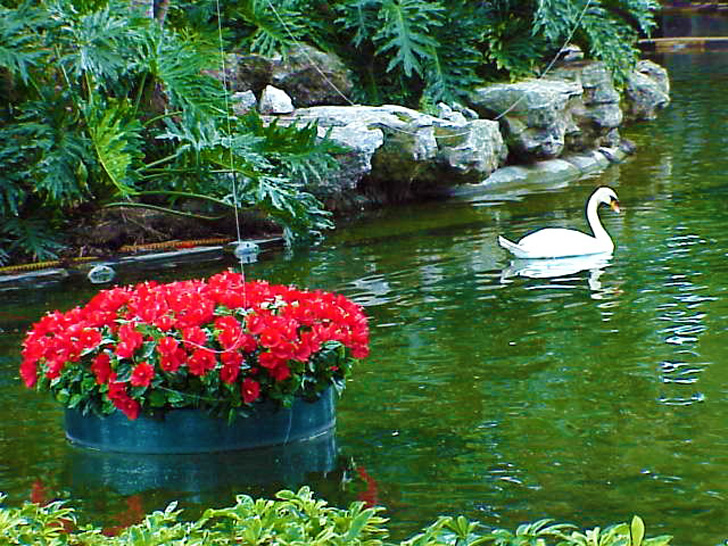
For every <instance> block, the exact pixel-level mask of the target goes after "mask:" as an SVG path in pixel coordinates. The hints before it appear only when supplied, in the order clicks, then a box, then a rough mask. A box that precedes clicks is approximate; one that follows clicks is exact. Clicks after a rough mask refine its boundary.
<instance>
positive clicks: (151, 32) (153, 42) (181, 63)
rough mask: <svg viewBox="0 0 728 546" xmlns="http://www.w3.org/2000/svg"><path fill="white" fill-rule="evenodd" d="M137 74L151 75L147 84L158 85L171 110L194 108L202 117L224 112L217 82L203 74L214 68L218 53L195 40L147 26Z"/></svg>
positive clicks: (216, 63)
mask: <svg viewBox="0 0 728 546" xmlns="http://www.w3.org/2000/svg"><path fill="white" fill-rule="evenodd" d="M141 53H142V54H140V55H139V57H138V60H137V62H138V64H139V68H140V70H141V71H143V72H146V73H148V74H150V75H151V76H152V79H153V81H152V82H150V83H148V85H150V86H153V85H155V84H159V85H161V86H162V88H163V90H164V92H165V93H166V95H167V97H168V99H169V103H170V105H171V106H172V107H173V108H180V109H188V108H191V109H194V110H197V111H199V112H200V113H201V114H204V115H213V116H219V115H220V114H222V113H224V94H223V93H224V90H223V87H222V84H221V83H220V81H218V80H216V79H215V78H213V77H211V76H209V75H207V74H205V73H204V71H205V70H209V69H211V68H215V67H217V65H218V64H219V62H220V58H219V52H218V51H217V50H216V49H214V48H213V47H212V46H210V45H209V44H207V43H205V42H203V41H200V40H199V39H198V38H196V37H192V36H185V35H180V34H177V33H173V32H170V31H166V30H163V29H160V28H158V27H157V26H151V27H149V28H148V29H146V31H145V32H144V39H143V48H142V52H141Z"/></svg>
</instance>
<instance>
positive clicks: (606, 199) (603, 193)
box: [592, 186, 619, 212]
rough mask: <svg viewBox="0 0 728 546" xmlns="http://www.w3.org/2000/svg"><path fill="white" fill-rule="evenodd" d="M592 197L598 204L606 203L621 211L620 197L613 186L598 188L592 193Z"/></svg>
mask: <svg viewBox="0 0 728 546" xmlns="http://www.w3.org/2000/svg"><path fill="white" fill-rule="evenodd" d="M592 199H594V200H595V201H596V202H597V204H600V203H604V204H605V205H609V207H610V208H611V209H612V210H613V211H614V212H619V199H618V198H617V194H616V193H615V192H614V190H613V189H612V188H608V187H607V186H602V187H600V188H597V190H596V191H595V192H594V194H593V195H592Z"/></svg>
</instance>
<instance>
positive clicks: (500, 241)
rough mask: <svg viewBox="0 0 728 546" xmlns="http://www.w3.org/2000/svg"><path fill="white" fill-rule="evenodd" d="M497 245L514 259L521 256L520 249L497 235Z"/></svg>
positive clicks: (521, 251)
mask: <svg viewBox="0 0 728 546" xmlns="http://www.w3.org/2000/svg"><path fill="white" fill-rule="evenodd" d="M498 244H499V245H500V246H502V247H503V248H505V249H506V250H507V251H508V252H510V253H511V254H513V255H514V256H516V257H519V258H520V257H522V256H523V250H521V247H519V246H518V245H517V244H516V243H514V242H513V241H509V240H508V239H506V238H505V237H503V236H501V235H498Z"/></svg>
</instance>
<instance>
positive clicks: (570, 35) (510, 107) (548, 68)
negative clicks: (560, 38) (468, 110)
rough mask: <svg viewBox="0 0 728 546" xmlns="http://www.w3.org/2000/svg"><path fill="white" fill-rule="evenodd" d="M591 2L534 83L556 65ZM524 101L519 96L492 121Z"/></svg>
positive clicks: (589, 1)
mask: <svg viewBox="0 0 728 546" xmlns="http://www.w3.org/2000/svg"><path fill="white" fill-rule="evenodd" d="M591 3H592V0H587V2H586V4H585V5H584V9H583V10H581V13H580V14H579V17H578V19H577V20H576V24H575V25H574V27H573V28H572V29H571V32H570V33H569V36H567V38H566V40H564V45H562V46H561V47H560V48H559V50H558V51H557V52H556V55H554V57H553V59H551V62H550V63H549V64H548V65H547V66H546V69H545V70H544V71H543V72H542V73H541V75H540V76H539V77H538V78H536V81H540V80H542V79H543V78H545V77H546V74H548V73H549V71H550V70H551V69H552V68H553V66H554V64H556V61H557V60H558V59H559V56H560V55H561V52H562V51H563V50H564V48H565V47H566V46H567V45H569V42H571V39H572V38H573V37H574V34H575V33H576V29H578V28H579V25H581V21H582V19H583V18H584V15H586V11H587V10H588V9H589V6H590V5H591ZM523 99H524V96H523V95H521V96H520V97H519V98H518V99H517V100H516V101H515V102H514V103H513V104H511V105H510V106H509V107H508V108H506V109H505V110H504V111H503V112H501V113H500V114H498V115H497V116H496V117H494V118H493V120H494V121H498V120H499V119H500V118H502V117H503V116H505V115H506V114H508V112H510V111H511V110H513V109H514V108H515V107H516V106H518V105H519V104H520V103H521V101H522V100H523Z"/></svg>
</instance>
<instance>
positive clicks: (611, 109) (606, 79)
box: [549, 61, 623, 151]
mask: <svg viewBox="0 0 728 546" xmlns="http://www.w3.org/2000/svg"><path fill="white" fill-rule="evenodd" d="M549 78H550V79H557V80H562V81H567V82H574V83H578V84H580V85H581V87H582V89H583V92H582V94H581V96H580V97H575V98H574V99H573V100H572V101H570V103H569V104H568V106H567V107H568V109H569V110H570V115H571V119H572V121H573V122H574V124H575V125H576V127H577V130H576V131H573V132H571V133H570V134H568V135H567V139H566V140H567V142H566V144H567V146H566V147H567V149H568V150H571V151H583V150H589V149H595V148H598V147H600V146H617V145H618V144H619V140H620V136H619V126H620V125H621V124H622V117H623V116H622V110H621V108H620V104H619V103H620V96H619V93H618V92H617V90H616V89H615V88H614V81H613V79H612V74H611V73H610V72H609V70H608V69H607V67H606V65H605V64H604V63H603V62H601V61H581V62H570V63H565V64H563V65H562V66H560V67H559V68H557V69H555V70H554V71H553V72H551V74H550V75H549Z"/></svg>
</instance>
